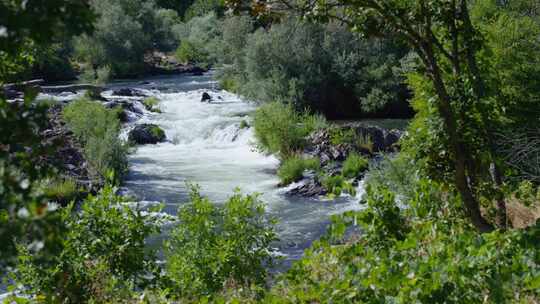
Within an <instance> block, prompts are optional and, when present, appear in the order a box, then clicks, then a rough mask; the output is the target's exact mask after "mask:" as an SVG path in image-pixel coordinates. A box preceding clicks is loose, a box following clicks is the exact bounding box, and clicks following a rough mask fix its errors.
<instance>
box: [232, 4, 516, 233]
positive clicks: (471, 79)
mask: <svg viewBox="0 0 540 304" xmlns="http://www.w3.org/2000/svg"><path fill="white" fill-rule="evenodd" d="M257 3H260V2H257ZM229 4H230V5H231V6H232V7H234V8H237V9H239V8H242V7H243V6H245V3H243V2H241V1H234V0H231V1H229ZM470 6H471V3H470V1H467V0H450V1H447V0H434V1H426V0H419V1H404V0H360V1H353V2H351V1H343V0H332V1H319V0H311V1H306V2H301V3H292V2H288V1H267V2H265V3H264V5H263V6H261V5H257V6H256V7H255V8H254V9H255V10H256V11H258V12H259V13H264V12H265V10H266V9H268V8H269V9H270V10H273V11H278V12H279V11H282V10H284V9H289V10H290V9H297V10H298V11H300V12H302V14H303V15H304V16H305V17H308V18H312V19H315V20H318V21H328V20H331V19H335V20H339V21H341V22H343V23H345V24H347V25H349V26H350V27H351V28H352V29H353V30H356V31H358V32H361V33H363V34H365V35H378V36H380V35H385V36H388V35H397V37H398V38H401V39H403V40H405V41H407V42H408V43H409V44H410V45H411V47H412V48H413V49H414V51H415V52H416V55H417V56H418V58H419V61H420V66H421V72H422V74H421V75H422V76H425V77H427V80H429V85H423V91H422V92H418V91H417V92H416V93H417V95H418V94H419V93H421V94H423V98H425V99H426V100H427V106H428V107H429V108H430V109H432V110H433V112H432V115H435V116H434V118H438V119H440V126H441V127H442V130H443V132H442V133H441V135H443V136H444V138H441V139H440V141H442V146H441V147H442V148H443V149H444V150H442V151H439V153H441V154H445V155H446V158H447V161H448V169H449V171H450V173H451V174H452V176H453V177H452V184H453V185H454V186H455V188H456V189H457V191H458V192H459V193H460V195H461V198H462V200H463V203H464V206H465V209H466V211H467V213H468V216H469V218H470V219H471V222H472V223H473V224H474V226H476V227H477V228H478V230H480V231H490V230H492V229H493V225H492V224H490V223H489V222H488V221H487V220H486V218H485V217H484V216H483V215H482V213H481V212H480V203H479V201H480V196H481V195H482V193H487V192H491V193H495V194H496V195H494V196H493V197H492V198H494V199H495V200H496V201H497V202H498V203H497V208H498V215H499V219H498V224H499V225H500V226H501V227H504V226H505V225H506V212H505V204H504V201H503V199H502V196H501V191H500V185H501V182H502V181H501V176H500V172H499V169H498V164H497V159H496V155H495V153H494V143H493V142H492V134H491V131H490V128H491V127H492V126H493V125H494V115H493V114H494V113H493V111H494V109H495V108H496V106H497V105H496V104H493V99H492V97H493V95H492V94H493V92H491V91H490V90H488V89H487V84H486V76H485V75H486V70H487V71H489V67H486V66H485V65H482V64H481V62H479V60H478V56H479V52H480V51H481V50H483V49H484V44H483V39H482V38H483V37H482V36H481V35H480V33H479V31H478V29H477V27H475V26H474V25H473V23H472V21H471V17H470V12H469V11H470ZM486 183H489V185H488V186H487V187H488V188H489V189H490V190H488V191H481V188H483V187H486Z"/></svg>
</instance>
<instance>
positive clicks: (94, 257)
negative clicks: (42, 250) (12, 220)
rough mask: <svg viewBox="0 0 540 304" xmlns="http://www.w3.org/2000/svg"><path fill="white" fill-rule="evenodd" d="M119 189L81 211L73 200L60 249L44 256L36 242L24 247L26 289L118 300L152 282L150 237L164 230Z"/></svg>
mask: <svg viewBox="0 0 540 304" xmlns="http://www.w3.org/2000/svg"><path fill="white" fill-rule="evenodd" d="M115 191H116V190H115V189H114V188H112V187H110V186H106V187H105V188H104V189H103V190H102V191H101V192H100V193H99V195H97V196H95V197H94V196H89V197H88V198H87V199H86V200H85V201H84V202H83V203H82V207H81V210H79V211H76V210H75V207H74V205H73V204H72V205H70V206H68V207H67V208H63V209H61V210H59V211H58V212H60V213H61V215H62V220H63V222H64V224H65V225H66V228H67V229H66V231H67V232H66V234H65V235H64V238H63V242H62V243H61V244H60V246H61V249H60V252H59V253H58V254H56V255H50V256H48V257H47V258H46V259H38V258H36V257H35V256H34V255H33V252H32V250H33V249H32V246H23V245H22V244H21V245H20V246H19V253H20V255H19V266H18V272H17V273H15V274H14V276H15V281H16V282H17V283H19V284H22V285H24V286H26V287H27V288H28V289H27V290H26V291H25V293H27V294H31V295H35V296H36V297H37V299H40V300H41V301H42V302H45V303H87V302H94V303H104V302H110V301H112V302H111V303H113V302H114V300H113V299H115V297H117V296H120V295H121V294H122V293H127V294H129V291H130V290H133V289H134V288H141V287H145V286H147V285H148V284H149V283H150V282H149V281H148V279H147V275H149V274H151V273H154V272H156V269H157V268H156V267H155V258H156V257H155V255H154V254H153V252H152V251H151V250H149V248H147V247H146V239H147V237H148V236H150V235H151V234H153V233H156V232H158V231H159V229H158V228H159V225H158V221H157V220H156V219H155V218H153V217H151V216H149V215H145V214H144V213H142V212H141V211H140V210H138V209H132V208H130V207H128V206H127V205H124V204H123V201H122V198H121V197H119V196H116V195H115V194H114V193H115Z"/></svg>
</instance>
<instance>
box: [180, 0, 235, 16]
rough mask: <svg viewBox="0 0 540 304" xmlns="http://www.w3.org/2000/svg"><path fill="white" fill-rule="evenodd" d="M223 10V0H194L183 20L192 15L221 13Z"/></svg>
mask: <svg viewBox="0 0 540 304" xmlns="http://www.w3.org/2000/svg"><path fill="white" fill-rule="evenodd" d="M224 11H225V6H224V0H194V1H193V4H192V5H191V6H190V7H189V9H188V10H187V11H186V14H185V16H184V19H185V20H190V19H192V18H194V17H200V16H205V15H207V14H210V13H214V14H216V15H223V13H224Z"/></svg>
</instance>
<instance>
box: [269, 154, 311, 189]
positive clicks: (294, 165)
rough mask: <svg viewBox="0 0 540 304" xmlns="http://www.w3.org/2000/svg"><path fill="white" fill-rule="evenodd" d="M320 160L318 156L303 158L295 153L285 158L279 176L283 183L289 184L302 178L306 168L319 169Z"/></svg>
mask: <svg viewBox="0 0 540 304" xmlns="http://www.w3.org/2000/svg"><path fill="white" fill-rule="evenodd" d="M320 166H321V164H320V160H319V159H318V158H302V157H301V156H297V155H293V156H291V157H289V158H287V159H285V160H284V161H283V162H282V163H281V165H280V166H279V169H278V176H279V179H280V180H281V184H282V185H288V184H290V183H293V182H296V181H298V180H300V179H301V178H302V174H303V173H304V171H305V170H316V171H317V170H319V169H320Z"/></svg>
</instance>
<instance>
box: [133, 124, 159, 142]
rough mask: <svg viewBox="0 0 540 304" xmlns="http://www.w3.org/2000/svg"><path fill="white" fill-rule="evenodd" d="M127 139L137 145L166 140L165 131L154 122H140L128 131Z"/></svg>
mask: <svg viewBox="0 0 540 304" xmlns="http://www.w3.org/2000/svg"><path fill="white" fill-rule="evenodd" d="M128 138H129V141H131V142H134V143H136V144H139V145H145V144H157V143H159V142H164V141H165V140H166V137H165V132H164V131H163V130H162V129H161V128H160V127H158V126H157V125H154V124H141V125H138V126H136V127H135V128H134V129H133V130H131V131H130V132H129V135H128Z"/></svg>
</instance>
